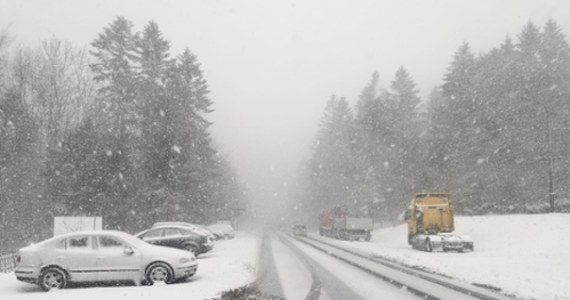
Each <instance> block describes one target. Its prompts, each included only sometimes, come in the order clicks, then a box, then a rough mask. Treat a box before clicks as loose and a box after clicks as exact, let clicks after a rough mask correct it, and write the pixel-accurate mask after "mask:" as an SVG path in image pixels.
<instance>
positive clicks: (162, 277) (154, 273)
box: [145, 262, 174, 285]
mask: <svg viewBox="0 0 570 300" xmlns="http://www.w3.org/2000/svg"><path fill="white" fill-rule="evenodd" d="M173 277H174V274H173V272H172V269H171V268H170V266H169V265H167V264H165V263H161V262H156V263H153V264H151V265H150V266H148V268H146V273H145V278H146V283H147V284H148V285H153V284H155V283H157V282H164V283H171V282H172V281H173V279H174V278H173Z"/></svg>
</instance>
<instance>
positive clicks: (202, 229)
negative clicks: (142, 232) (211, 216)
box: [152, 221, 216, 242]
mask: <svg viewBox="0 0 570 300" xmlns="http://www.w3.org/2000/svg"><path fill="white" fill-rule="evenodd" d="M164 225H180V226H185V227H188V228H190V229H192V231H194V232H196V233H198V234H200V235H205V236H207V237H208V238H210V240H211V241H212V242H214V241H215V240H216V235H215V234H214V233H213V232H212V231H211V230H210V229H208V227H206V226H204V225H200V224H193V223H188V222H176V221H172V222H170V221H169V222H156V223H154V224H152V228H156V227H160V226H164Z"/></svg>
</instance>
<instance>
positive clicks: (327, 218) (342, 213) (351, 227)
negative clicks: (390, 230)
mask: <svg viewBox="0 0 570 300" xmlns="http://www.w3.org/2000/svg"><path fill="white" fill-rule="evenodd" d="M373 225H374V224H373V221H372V218H359V217H354V216H350V214H349V211H348V209H346V208H344V207H340V206H335V207H332V208H328V209H325V210H323V211H322V212H321V215H320V226H319V233H320V235H323V236H328V237H333V238H337V239H342V240H360V239H362V240H365V241H370V238H371V231H372V229H373Z"/></svg>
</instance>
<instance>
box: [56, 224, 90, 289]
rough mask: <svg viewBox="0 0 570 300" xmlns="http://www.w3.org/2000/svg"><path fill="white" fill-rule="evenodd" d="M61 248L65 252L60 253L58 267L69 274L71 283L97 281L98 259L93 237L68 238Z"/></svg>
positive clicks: (57, 259) (78, 236)
mask: <svg viewBox="0 0 570 300" xmlns="http://www.w3.org/2000/svg"><path fill="white" fill-rule="evenodd" d="M61 243H64V244H62V245H60V246H62V247H64V248H65V251H59V255H58V256H57V257H56V261H57V264H58V265H61V266H62V267H64V268H65V269H66V270H67V271H68V272H69V276H70V277H69V280H70V281H96V280H97V276H98V275H97V258H96V253H95V249H94V245H93V244H94V242H93V237H92V236H91V235H77V236H71V237H68V238H66V239H65V240H64V241H62V242H61Z"/></svg>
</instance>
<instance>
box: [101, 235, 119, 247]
mask: <svg viewBox="0 0 570 300" xmlns="http://www.w3.org/2000/svg"><path fill="white" fill-rule="evenodd" d="M123 246H124V243H123V241H121V240H119V239H117V238H115V237H110V236H100V237H99V247H101V248H121V247H123Z"/></svg>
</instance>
